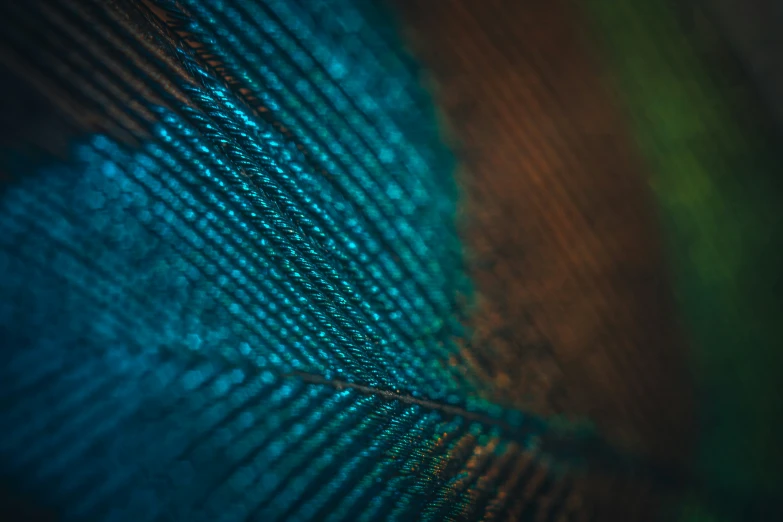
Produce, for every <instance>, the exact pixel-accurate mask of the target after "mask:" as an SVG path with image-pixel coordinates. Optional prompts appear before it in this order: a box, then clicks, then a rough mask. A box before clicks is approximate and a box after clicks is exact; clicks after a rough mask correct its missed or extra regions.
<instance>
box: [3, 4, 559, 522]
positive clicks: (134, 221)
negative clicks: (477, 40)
mask: <svg viewBox="0 0 783 522" xmlns="http://www.w3.org/2000/svg"><path fill="white" fill-rule="evenodd" d="M150 9H152V10H150ZM375 9H376V7H375V6H373V7H372V10H373V12H370V7H369V5H368V3H367V2H362V1H359V0H333V1H329V2H315V1H309V0H300V1H283V0H263V1H260V0H231V1H207V0H198V1H196V0H183V1H164V0H161V1H154V2H149V3H147V4H141V3H136V2H111V3H105V2H102V1H98V0H95V1H92V2H78V1H75V0H74V1H68V0H62V1H50V2H32V3H30V4H29V5H16V6H14V7H9V8H8V10H7V12H5V13H3V14H4V17H5V19H4V22H3V27H7V28H8V30H7V31H6V33H5V34H4V36H3V45H4V46H5V47H4V48H6V49H7V50H8V53H7V55H8V56H16V57H24V58H25V59H26V60H28V61H29V63H30V64H32V65H30V67H28V68H27V69H25V70H24V71H22V73H23V74H21V76H22V77H24V78H26V79H27V80H28V81H30V82H31V83H32V84H34V85H40V84H41V82H40V81H39V82H38V83H36V79H41V78H43V79H44V82H43V83H44V84H45V83H46V82H47V81H48V82H49V83H50V84H52V85H62V86H64V87H63V89H62V90H63V92H61V93H60V95H61V96H62V98H63V99H65V100H67V101H66V102H63V103H64V104H65V105H64V106H65V109H63V110H64V112H66V113H68V111H69V110H70V111H71V112H72V113H73V114H71V116H74V115H75V116H82V117H83V120H84V121H87V122H88V123H89V124H88V125H87V127H91V128H87V129H85V128H84V126H81V125H80V124H79V123H80V122H79V121H75V122H74V128H75V129H76V130H74V135H75V136H76V138H74V139H73V142H72V145H71V149H70V151H69V153H68V159H67V160H65V161H63V160H61V159H58V160H54V159H52V160H50V161H45V162H40V161H33V160H31V159H30V158H28V157H26V156H25V155H24V154H19V153H13V152H8V151H7V152H6V153H4V155H3V167H4V170H5V171H7V172H10V173H11V174H12V176H11V177H12V179H14V181H13V183H10V184H8V185H7V186H6V187H4V188H3V191H2V193H0V228H2V231H3V233H2V234H0V292H2V295H3V299H2V301H0V335H2V339H3V350H2V355H0V360H1V362H2V364H0V401H1V402H0V405H1V407H0V424H1V425H2V426H3V430H2V433H1V434H0V455H1V456H2V464H0V471H2V474H3V475H4V476H7V477H14V479H15V481H16V484H17V487H18V488H20V489H22V490H24V491H28V492H32V493H34V494H35V495H36V496H37V497H38V498H41V499H44V501H45V503H46V504H48V505H51V506H52V507H53V508H55V509H56V510H58V511H59V512H61V513H62V514H63V517H64V518H65V519H69V520H93V519H96V520H116V521H124V520H129V521H130V520H132V521H139V522H140V521H146V520H159V519H164V520H187V521H194V522H195V521H198V520H204V521H215V520H227V521H235V520H335V521H337V520H367V521H372V520H379V519H389V520H412V519H422V520H444V519H449V520H458V519H493V518H495V519H497V518H516V517H521V516H524V515H525V514H526V513H527V514H530V515H532V514H533V513H534V510H535V509H537V508H536V507H535V504H530V503H527V502H526V501H525V500H524V499H523V498H522V496H521V495H519V496H518V498H517V496H515V495H516V494H515V492H519V491H522V490H523V489H525V488H528V484H527V482H528V481H530V480H533V482H534V486H535V488H534V489H533V491H534V492H535V491H538V492H539V493H542V494H543V493H545V492H546V491H548V488H554V487H555V484H556V481H554V479H552V478H551V477H549V476H548V475H547V473H546V472H545V471H541V469H539V468H537V467H536V466H533V465H532V464H530V460H531V457H530V454H529V453H527V452H526V449H527V447H528V446H530V445H531V444H532V443H533V440H534V438H535V437H540V436H541V435H542V434H543V433H544V431H545V429H546V424H545V423H544V421H543V420H542V419H539V418H536V417H533V416H527V415H525V414H523V413H521V412H516V411H510V410H507V409H504V408H503V407H501V406H499V405H495V404H492V403H491V402H488V401H487V400H486V399H485V398H483V397H486V395H485V394H483V386H485V384H483V383H482V382H481V381H480V380H479V379H476V378H475V377H474V376H472V375H470V374H468V373H466V371H465V366H464V365H461V364H459V359H460V357H461V355H460V351H459V347H458V344H457V343H456V342H455V339H459V338H460V337H462V326H461V321H460V319H461V314H463V313H464V310H463V305H461V304H459V299H460V296H469V295H470V293H471V288H470V284H469V282H468V280H467V278H466V276H465V273H464V270H463V264H464V263H463V260H462V253H461V246H460V241H459V238H458V235H457V231H456V219H457V193H458V191H457V188H456V183H455V181H454V177H453V160H452V157H451V155H450V153H449V151H448V150H447V149H446V148H445V147H444V146H443V145H441V141H440V138H439V136H438V133H437V128H436V125H435V117H434V112H433V109H432V108H431V106H430V102H429V101H428V99H427V97H426V95H425V94H424V92H423V91H422V90H421V87H420V85H419V79H418V77H417V75H416V73H415V71H414V70H413V69H412V68H411V67H410V66H409V65H408V63H407V58H406V57H405V56H404V54H403V53H402V52H401V51H400V50H399V47H400V44H399V42H396V41H394V40H393V37H390V36H389V35H388V34H386V33H380V32H378V31H376V30H375V29H374V26H373V24H371V23H370V22H368V20H369V19H371V18H372V17H376V18H377V17H383V16H385V15H384V14H382V13H381V14H379V13H378V12H374V10H375ZM153 13H155V14H156V15H157V16H155V15H153ZM368 17H369V18H368ZM161 20H166V22H167V25H166V24H164V23H163V22H162V21H161ZM64 48H72V49H75V51H74V52H61V50H62V49H64ZM52 57H57V59H53V58H52ZM12 62H13V60H12ZM35 64H39V65H35ZM40 64H44V65H40ZM61 108H63V107H62V106H61ZM93 115H98V116H99V117H98V118H92V116H93ZM66 119H67V118H66ZM74 119H75V120H79V118H74V117H72V118H71V120H74ZM455 361H456V362H455ZM528 464H530V465H528ZM528 489H529V488H528ZM566 491H567V488H565V487H561V489H553V490H552V492H551V493H552V498H551V499H550V500H549V502H550V504H551V503H553V502H554V503H557V501H558V498H560V497H562V498H565V496H566ZM564 513H565V514H566V515H568V513H569V512H568V510H565V511H564Z"/></svg>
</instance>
